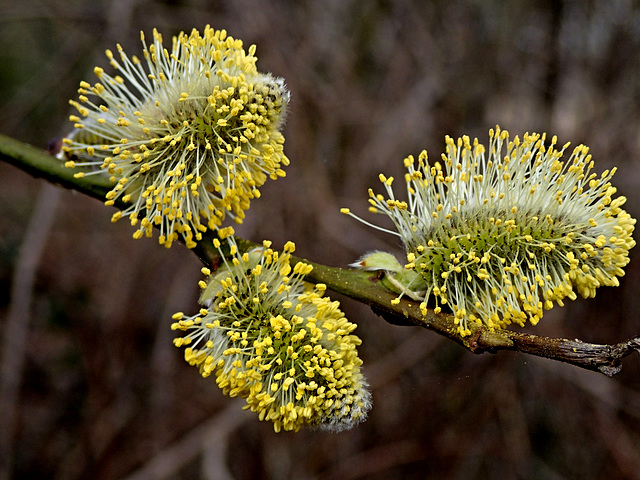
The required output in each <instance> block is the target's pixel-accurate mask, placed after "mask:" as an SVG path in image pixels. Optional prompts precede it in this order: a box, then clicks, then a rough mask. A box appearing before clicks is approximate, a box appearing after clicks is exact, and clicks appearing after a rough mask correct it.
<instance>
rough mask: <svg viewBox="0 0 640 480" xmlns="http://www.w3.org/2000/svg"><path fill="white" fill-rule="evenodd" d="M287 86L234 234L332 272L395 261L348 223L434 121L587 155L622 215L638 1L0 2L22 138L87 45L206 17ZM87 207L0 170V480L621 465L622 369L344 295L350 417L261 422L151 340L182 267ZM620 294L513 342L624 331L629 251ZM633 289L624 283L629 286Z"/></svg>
mask: <svg viewBox="0 0 640 480" xmlns="http://www.w3.org/2000/svg"><path fill="white" fill-rule="evenodd" d="M207 23H209V24H211V25H212V26H213V27H215V28H218V29H222V28H224V29H226V30H227V31H228V32H229V33H230V34H231V35H232V36H234V37H236V38H241V39H243V41H244V42H245V45H246V46H247V47H248V46H249V45H250V44H254V43H255V44H257V46H258V49H257V56H258V67H259V69H260V70H261V71H270V72H273V73H274V74H275V75H278V76H282V77H284V78H285V79H286V82H287V84H288V86H289V88H290V90H291V92H292V102H291V107H290V113H289V116H288V121H287V125H286V130H285V136H286V144H285V151H286V152H287V154H288V156H289V158H290V159H291V166H290V167H289V168H288V170H287V177H286V178H285V179H281V180H279V181H277V182H271V183H268V184H267V185H265V187H264V188H263V189H262V193H263V196H262V198H261V199H260V200H257V201H254V202H253V203H252V207H251V209H250V211H249V212H248V216H247V220H246V222H245V224H244V225H243V226H242V227H241V228H239V229H238V230H239V233H240V234H241V235H242V236H244V237H246V238H250V239H252V240H255V241H260V240H262V239H264V238H268V239H271V240H273V241H274V243H275V245H279V246H281V245H283V244H284V242H285V241H286V240H293V241H295V242H296V244H297V253H299V254H300V255H301V256H303V257H306V258H308V259H310V260H313V261H317V262H321V263H325V264H328V265H335V266H344V265H346V264H348V263H350V262H353V261H354V260H355V259H356V258H357V257H359V256H360V255H361V254H362V253H364V252H365V251H368V250H371V249H376V248H381V249H386V250H388V251H392V252H396V253H398V255H400V254H401V252H400V250H399V245H398V244H397V242H396V241H395V239H394V238H393V237H391V236H385V235H383V234H380V233H376V232H374V231H373V230H370V229H365V227H363V226H361V225H360V224H358V223H357V222H355V221H353V220H351V219H349V218H347V217H346V216H344V215H341V214H340V213H339V208H340V207H349V208H351V209H352V210H353V211H355V212H357V213H359V214H361V215H364V216H366V217H367V218H369V219H371V217H370V216H369V215H368V214H367V212H366V210H367V188H369V187H374V188H378V185H379V182H378V174H379V173H380V172H384V173H385V174H387V175H393V176H395V177H401V176H402V174H403V166H402V159H403V158H404V157H405V156H406V155H408V154H417V153H419V152H420V150H422V149H423V148H427V149H428V150H429V152H430V157H431V158H437V157H438V156H439V155H440V152H441V151H442V149H443V146H444V136H445V135H447V134H448V135H451V136H454V137H457V136H460V135H464V134H467V135H469V136H471V137H475V136H477V137H478V138H479V139H480V141H483V142H486V141H487V138H488V129H489V128H491V127H493V126H495V125H496V124H497V123H499V124H500V125H501V127H502V128H505V129H508V130H509V131H510V132H511V133H512V135H515V134H519V135H522V133H524V132H526V131H538V132H548V133H549V134H555V135H558V137H559V143H560V144H563V143H564V142H567V141H571V142H572V143H573V144H574V145H575V144H578V143H585V144H587V145H588V146H590V147H591V153H592V154H593V157H594V159H595V161H596V171H597V172H598V173H600V172H602V171H603V170H605V169H608V168H611V167H613V166H616V165H617V166H618V173H617V175H616V177H615V178H614V181H615V185H616V186H617V187H618V191H619V193H620V194H623V195H626V196H627V197H628V198H629V201H628V203H627V209H628V211H630V213H631V214H632V215H634V216H636V217H638V215H639V214H640V193H639V187H640V170H639V168H640V135H638V133H639V127H640V5H639V4H638V2H635V1H625V0H619V1H614V2H605V1H582V0H580V1H577V0H576V1H565V2H561V1H550V0H549V1H537V0H536V1H534V0H514V1H511V2H502V1H498V0H476V1H472V0H469V1H463V0H440V1H431V2H424V1H418V0H408V1H382V0H375V1H351V0H325V1H311V2H294V1H291V0H288V1H287V0H276V1H260V0H253V1H250V0H233V1H232V0H228V1H215V2H207V1H204V0H164V1H161V0H99V1H96V0H91V1H89V0H48V1H46V2H42V1H41V0H21V1H20V2H15V1H13V0H0V132H1V133H4V134H7V135H11V136H13V137H15V138H17V139H19V140H22V141H26V142H29V143H32V144H33V145H36V146H39V147H43V148H44V146H45V145H46V143H47V141H48V140H49V139H50V138H52V137H55V136H57V135H60V134H63V133H65V132H66V131H68V130H69V129H70V126H71V124H70V122H69V121H68V115H69V113H70V109H69V106H68V99H69V98H72V97H73V98H75V96H76V89H77V86H78V83H79V82H80V81H81V80H87V81H91V82H93V81H94V78H93V74H92V71H93V67H94V66H95V65H101V66H104V67H108V62H107V61H106V59H105V57H104V50H105V49H106V48H114V46H115V44H116V43H121V44H122V45H123V46H124V48H125V50H126V51H127V52H128V53H129V54H136V53H139V52H140V43H139V31H140V30H144V31H145V32H146V33H147V35H149V34H150V33H151V30H152V29H153V28H154V27H156V28H158V29H159V30H160V32H161V33H163V34H164V36H165V42H166V41H168V40H169V39H170V38H171V36H172V35H174V34H176V33H178V32H179V31H181V30H186V31H190V30H191V29H192V28H197V29H200V30H202V28H203V27H204V26H205V25H206V24H207ZM111 214H112V210H111V209H109V208H106V207H104V206H103V205H102V204H101V202H99V201H97V200H94V199H91V198H89V197H85V196H83V195H81V194H78V193H74V192H71V191H65V190H62V189H60V188H57V187H53V186H51V185H47V184H45V182H43V181H40V180H37V179H34V178H31V177H30V176H29V175H27V174H25V173H23V172H22V171H20V170H18V169H16V168H14V167H12V166H9V165H6V164H0V339H1V341H2V343H1V344H0V348H1V349H2V350H0V359H1V360H2V365H1V369H0V387H1V388H0V402H1V403H0V405H1V409H0V421H1V423H0V425H1V428H2V429H3V430H4V431H2V432H0V447H1V448H0V453H2V459H1V460H2V463H1V464H0V468H1V472H0V475H2V477H0V478H2V479H22V478H25V479H26V478H56V479H65V480H75V479H98V480H107V479H136V480H144V479H192V478H202V479H254V478H255V479H260V478H264V479H280V478H295V479H325V480H328V479H361V478H367V479H400V478H402V479H422V478H434V479H435V478H437V479H441V478H450V479H501V480H506V479H540V478H545V479H575V478H580V479H584V480H586V479H611V478H616V479H638V478H640V376H639V374H640V361H639V360H638V356H637V355H634V356H633V357H630V358H628V359H627V360H626V362H625V363H624V368H623V370H622V372H621V373H620V374H619V375H617V376H615V377H614V378H613V379H608V378H606V377H604V376H603V375H599V374H597V373H592V372H587V371H582V370H580V369H577V368H575V367H570V366H567V365H563V364H559V363H555V362H552V361H549V360H544V359H537V358H534V357H530V356H526V355H522V354H515V353H510V352H507V353H500V354H498V355H490V354H485V355H481V356H477V355H473V354H471V353H469V352H468V351H466V350H464V349H463V348H461V347H459V346H458V345H455V344H453V343H451V342H450V341H447V340H444V339H441V338H440V337H438V336H437V335H436V334H434V333H431V332H429V331H426V330H423V329H420V328H417V327H398V326H392V325H389V324H386V323H385V322H384V321H383V320H381V319H380V318H378V317H376V316H375V315H374V314H373V313H372V312H371V311H370V310H369V309H367V308H366V307H363V306H361V305H358V304H355V303H354V302H352V301H349V300H348V299H342V300H343V302H342V306H343V309H344V311H345V312H346V313H347V315H348V317H349V318H350V319H351V320H352V321H354V322H356V323H358V325H359V327H358V330H357V331H356V333H357V334H358V335H359V336H360V337H361V338H362V339H363V345H362V347H361V350H360V352H361V356H362V358H363V359H364V362H365V367H364V370H365V374H366V375H367V377H368V379H369V381H370V383H371V385H372V391H373V398H374V408H373V410H372V412H371V414H370V418H369V420H368V421H367V422H366V423H364V424H362V425H361V426H359V427H357V428H355V429H353V430H352V431H349V432H344V433H340V434H331V433H323V432H317V431H302V432H300V433H297V434H293V433H280V434H275V433H274V432H273V429H272V426H271V425H270V424H268V423H265V422H259V421H258V420H257V418H256V417H255V415H254V414H252V413H249V412H246V411H243V410H242V409H241V407H242V405H243V402H242V401H241V400H238V399H229V398H227V397H224V396H223V395H222V394H221V393H220V391H219V390H218V389H217V387H216V385H215V382H214V380H213V379H211V378H209V379H203V378H202V377H200V376H199V374H198V372H197V370H196V369H195V368H193V367H190V366H189V365H187V364H186V362H184V360H183V358H182V353H183V352H182V350H181V349H177V348H175V347H173V345H172V343H171V341H172V338H173V333H172V332H171V330H170V328H169V327H170V323H171V318H170V317H171V314H172V313H174V312H176V311H179V310H182V311H185V312H190V313H191V312H195V311H196V309H197V304H196V297H197V294H198V287H197V281H198V280H199V279H200V278H201V274H200V271H199V270H200V264H199V262H198V260H197V259H196V258H195V256H194V255H193V254H192V253H191V252H189V251H188V250H187V249H186V248H184V247H182V246H179V245H177V246H175V247H174V248H172V249H171V250H169V251H167V250H165V249H164V248H163V247H161V246H158V245H157V243H156V241H155V239H154V240H149V239H143V240H139V241H134V240H133V239H132V238H131V234H132V232H131V229H130V226H129V225H128V224H127V222H125V221H122V222H119V223H116V224H113V225H112V224H111V223H110V217H111ZM631 256H632V261H631V264H630V265H629V267H628V268H627V270H626V271H627V275H626V276H625V277H624V279H623V280H622V285H621V287H619V288H615V289H611V288H609V289H607V288H603V289H601V290H600V291H599V292H598V295H597V297H596V298H595V299H593V300H588V301H585V300H578V301H575V302H570V304H567V305H566V306H565V307H564V308H556V309H554V310H552V311H550V312H548V313H547V314H545V318H544V319H543V321H542V322H541V324H540V325H539V326H538V327H536V328H535V329H531V328H530V329H529V330H530V331H535V333H538V334H542V335H549V336H562V337H566V338H580V339H582V340H584V341H590V342H596V343H616V342H621V341H624V340H627V339H628V338H630V337H633V336H637V335H638V334H640V321H639V320H638V318H639V317H638V312H639V311H640V305H639V302H640V295H638V294H637V292H638V289H639V283H640V259H638V258H635V259H634V258H633V257H637V256H638V250H636V251H633V252H632V255H631ZM634 292H636V293H634Z"/></svg>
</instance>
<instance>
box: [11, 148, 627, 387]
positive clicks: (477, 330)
mask: <svg viewBox="0 0 640 480" xmlns="http://www.w3.org/2000/svg"><path fill="white" fill-rule="evenodd" d="M0 158H2V159H4V160H6V161H8V162H9V163H12V164H13V165H15V166H17V167H18V168H21V169H23V170H25V171H27V172H29V173H31V174H32V175H34V176H36V177H43V178H45V179H46V180H49V181H51V182H54V183H57V184H60V185H62V186H64V187H66V188H73V189H75V190H79V191H81V192H83V193H85V194H87V195H89V196H92V197H94V198H99V199H104V196H105V194H106V192H108V191H109V190H110V184H109V182H108V180H107V179H106V178H104V177H101V176H99V175H97V176H85V177H84V178H81V179H76V178H74V177H73V173H74V170H72V169H67V168H64V165H63V163H62V162H61V161H60V160H58V159H57V158H55V157H53V156H52V155H50V154H48V153H46V152H45V151H42V150H38V149H36V148H34V147H32V146H30V145H26V144H23V143H20V142H18V141H16V140H13V139H10V138H8V137H5V136H2V135H0ZM213 236H214V234H212V233H210V232H209V234H208V235H205V236H204V238H203V239H202V240H201V241H200V242H199V243H198V246H197V247H196V248H195V249H194V250H193V252H194V253H195V254H196V255H197V256H198V257H199V258H200V260H201V261H202V262H203V263H204V264H205V265H207V266H214V267H215V266H216V265H217V264H218V262H219V253H218V251H217V250H216V249H215V248H213V245H212V244H211V239H212V238H213ZM238 246H239V248H240V249H241V250H243V251H246V250H249V249H251V248H253V247H255V246H256V244H255V243H253V242H249V241H246V240H241V239H239V240H238ZM300 260H301V259H297V258H296V259H294V261H300ZM305 262H306V263H310V264H311V265H313V266H314V270H313V272H311V274H310V275H308V279H309V280H310V281H315V282H321V283H324V284H326V285H327V287H328V288H330V289H331V290H333V291H335V292H338V293H342V294H344V295H346V296H348V297H351V298H353V299H355V300H357V301H359V302H362V303H365V304H367V305H369V306H371V308H372V310H373V311H374V312H375V313H377V314H378V315H379V316H381V317H382V318H384V319H385V320H386V321H387V322H390V323H393V324H396V325H417V326H420V327H424V328H428V329H429V330H433V331H435V332H436V333H439V334H440V335H443V336H445V337H447V338H449V339H451V340H453V341H454V342H457V343H458V344H460V345H462V346H463V347H465V348H466V349H468V350H469V351H471V352H473V353H477V354H479V353H484V352H491V353H495V352H498V351H500V350H513V351H518V352H522V353H528V354H530V355H536V356H539V357H544V358H549V359H552V360H557V361H561V362H566V363H569V364H571V365H575V366H577V367H581V368H584V369H587V370H592V371H596V372H600V373H603V374H605V375H607V376H610V377H611V376H613V375H615V374H616V373H618V372H619V371H620V369H621V362H622V359H623V358H625V357H627V356H629V355H631V354H632V353H633V352H640V337H635V338H632V339H629V340H627V341H625V342H622V343H618V344H615V345H604V344H603V345H601V344H593V343H585V342H582V341H580V340H567V339H564V338H549V337H542V336H538V335H532V334H525V333H518V332H514V331H511V330H497V331H490V330H488V329H487V328H486V327H480V326H470V328H471V335H468V336H465V337H463V336H461V335H460V333H459V331H458V327H457V325H456V324H455V322H454V318H453V316H452V315H449V314H446V313H439V314H436V313H434V312H433V311H432V310H429V311H428V312H427V315H426V316H423V315H422V313H421V312H420V308H419V305H418V303H417V302H414V301H411V300H406V299H405V298H403V299H402V300H401V301H400V302H399V303H398V304H397V305H393V304H392V303H391V301H392V300H393V299H394V298H396V294H395V293H392V292H390V291H388V290H387V289H386V288H384V287H383V286H382V285H380V282H379V280H380V279H381V278H380V276H379V274H372V273H371V272H359V271H353V270H346V269H342V268H336V267H328V266H325V265H321V264H317V263H313V262H309V261H307V260H305Z"/></svg>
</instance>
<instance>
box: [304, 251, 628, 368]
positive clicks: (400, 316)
mask: <svg viewBox="0 0 640 480" xmlns="http://www.w3.org/2000/svg"><path fill="white" fill-rule="evenodd" d="M309 263H311V262H309ZM313 265H314V267H315V268H314V270H313V272H311V274H310V275H309V277H312V279H313V280H314V281H317V282H323V283H326V284H327V286H328V287H329V288H331V289H332V290H334V291H337V292H339V293H342V294H344V295H347V296H349V297H351V298H354V299H356V300H359V301H361V302H363V303H367V304H368V305H370V306H371V308H372V310H373V311H374V312H375V313H376V314H378V315H380V316H381V317H382V318H384V319H385V320H386V321H387V322H389V323H393V324H395V325H416V326H420V327H423V328H428V329H429V330H433V331H435V332H436V333H439V334H440V335H443V336H445V337H447V338H449V339H450V340H453V341H455V342H457V343H458V344H460V345H462V346H463V347H465V348H466V349H468V350H469V351H471V352H473V353H476V354H480V353H485V352H491V353H496V352H498V351H500V350H513V351H517V352H521V353H527V354H529V355H536V356H538V357H543V358H548V359H550V360H557V361H560V362H564V363H569V364H571V365H574V366H576V367H580V368H584V369H587V370H592V371H595V372H600V373H603V374H605V375H607V376H609V377H612V376H613V375H615V374H616V373H618V372H620V370H621V369H622V360H623V359H624V358H626V357H628V356H629V355H631V354H632V353H634V352H638V353H640V337H636V338H632V339H630V340H627V341H625V342H622V343H618V344H614V345H606V344H595V343H586V342H583V341H581V340H577V339H576V340H567V339H564V338H549V337H544V336H539V335H532V334H528V333H520V332H514V331H512V330H496V331H491V330H488V329H487V328H486V327H479V326H477V327H471V328H472V333H471V335H468V336H465V337H462V336H461V335H460V333H459V331H458V328H457V325H456V323H455V319H454V316H453V315H450V314H446V313H439V314H436V313H434V312H433V311H432V310H429V311H428V312H427V316H426V317H423V315H422V313H421V312H420V308H419V305H418V304H417V302H414V301H412V300H407V299H405V298H403V299H401V300H400V303H398V304H397V305H393V304H392V303H391V300H393V299H394V298H396V296H397V295H396V294H394V293H391V292H389V291H386V290H385V289H384V287H382V286H381V285H379V277H378V276H377V275H376V274H372V273H371V272H355V271H350V270H343V269H338V268H329V267H325V266H323V265H317V264H313Z"/></svg>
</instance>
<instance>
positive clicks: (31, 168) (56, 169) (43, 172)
mask: <svg viewBox="0 0 640 480" xmlns="http://www.w3.org/2000/svg"><path fill="white" fill-rule="evenodd" d="M0 158H2V160H4V161H5V162H7V163H10V164H11V165H15V166H16V167H18V168H20V169H22V170H24V171H25V172H27V173H29V174H31V175H32V176H34V177H36V178H43V179H45V180H47V181H49V182H51V183H54V184H57V185H60V186H62V187H64V188H69V189H73V190H78V191H79V192H82V193H85V194H87V195H89V196H90V197H94V198H97V199H99V200H104V199H105V195H106V194H107V192H108V191H109V190H111V188H112V184H111V182H110V181H109V179H108V178H105V177H104V176H103V175H89V176H85V177H83V178H75V177H74V176H73V175H74V174H75V173H77V172H78V171H79V170H76V169H73V168H66V167H65V166H64V161H62V160H60V159H59V158H56V157H55V156H54V155H53V154H52V153H50V152H47V151H46V150H42V149H39V148H36V147H33V146H31V145H29V144H27V143H22V142H19V141H18V140H15V139H13V138H10V137H7V136H5V135H1V134H0Z"/></svg>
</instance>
